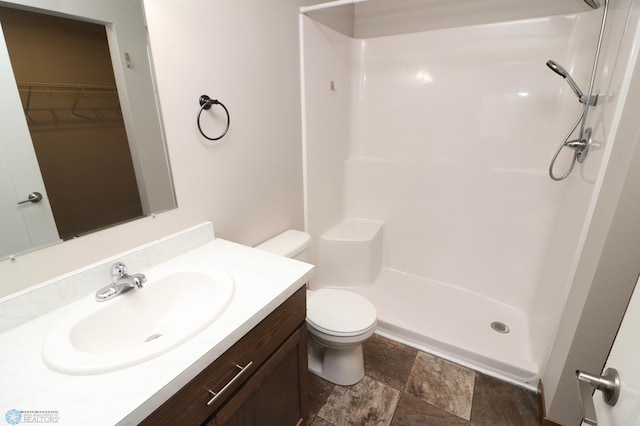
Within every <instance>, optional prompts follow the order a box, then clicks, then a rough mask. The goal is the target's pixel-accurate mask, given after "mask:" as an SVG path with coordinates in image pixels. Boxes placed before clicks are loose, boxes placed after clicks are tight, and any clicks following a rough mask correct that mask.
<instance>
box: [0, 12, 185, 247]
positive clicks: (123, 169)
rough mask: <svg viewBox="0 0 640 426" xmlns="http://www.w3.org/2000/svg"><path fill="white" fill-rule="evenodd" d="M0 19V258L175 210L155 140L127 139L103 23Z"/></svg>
mask: <svg viewBox="0 0 640 426" xmlns="http://www.w3.org/2000/svg"><path fill="white" fill-rule="evenodd" d="M0 24H1V25H2V33H3V35H4V40H0V45H3V46H0V48H1V49H0V69H2V73H0V74H1V75H2V77H0V90H1V91H2V93H3V94H5V93H6V94H7V96H3V97H2V101H0V102H1V103H2V104H3V105H2V106H0V113H2V112H3V111H4V112H5V113H8V110H10V113H8V115H9V116H12V117H14V119H13V120H12V122H11V123H8V124H10V127H11V129H10V130H8V131H7V132H4V131H3V133H5V136H6V137H5V138H2V142H1V144H2V146H0V153H2V154H3V155H2V156H3V158H4V159H5V161H4V164H3V163H2V162H0V178H2V177H4V176H6V177H8V179H7V180H4V179H3V180H4V184H0V206H1V207H0V208H1V210H2V211H0V213H2V216H3V218H4V217H6V218H7V219H8V220H3V221H2V222H3V224H2V225H0V226H1V227H2V228H0V233H1V234H2V238H0V257H6V256H9V255H12V254H16V253H19V252H23V251H26V250H30V249H34V248H37V247H39V246H43V245H47V244H52V243H55V242H59V241H61V240H67V239H70V238H74V237H77V236H80V235H83V234H86V233H89V232H92V231H95V230H99V229H103V228H105V227H109V226H113V225H116V224H119V223H123V222H126V221H129V220H133V219H136V218H140V217H142V216H144V215H147V214H151V213H154V212H158V211H161V210H166V209H169V208H174V207H175V198H174V195H173V190H172V185H171V178H170V172H169V169H168V161H167V159H166V152H165V148H164V144H163V143H162V142H163V141H160V142H161V146H160V148H159V151H160V154H165V155H157V154H158V153H157V152H156V153H153V154H149V152H150V150H153V147H151V148H150V147H149V146H146V147H144V148H136V146H135V144H134V143H133V142H134V139H135V138H132V137H128V132H127V126H126V123H125V121H126V120H125V118H126V117H125V116H124V115H123V108H122V105H121V97H122V96H121V95H120V94H119V93H118V88H117V84H116V76H115V75H114V66H112V60H111V59H112V58H111V54H110V50H109V40H108V39H107V33H106V31H105V26H104V25H101V24H95V23H88V22H82V21H78V20H74V19H67V18H61V17H57V16H50V15H44V14H40V13H34V12H30V11H25V10H17V9H12V8H7V7H0ZM140 24H141V25H142V23H140ZM144 42H145V43H146V40H145V41H144ZM5 49H6V50H5ZM127 56H128V54H127ZM3 58H4V61H3ZM9 61H10V63H9ZM129 65H130V66H131V64H129ZM148 79H149V80H150V79H151V75H150V73H149V75H148ZM150 87H152V86H151V85H150ZM125 90H126V88H125ZM150 95H151V96H154V95H153V93H151V94H150ZM154 100H155V97H154ZM125 114H126V111H125ZM154 114H155V117H153V115H154ZM138 115H139V114H138ZM149 115H150V116H151V117H152V118H155V120H156V121H158V123H157V125H156V126H157V127H158V131H157V134H159V135H162V131H161V129H160V128H159V126H160V124H159V115H158V111H157V109H156V110H154V111H148V112H147V116H149ZM139 118H141V117H139V116H138V117H136V119H139ZM142 118H143V119H144V120H146V118H145V117H142ZM130 121H131V124H133V121H134V120H130ZM3 124H4V123H3ZM139 139H140V138H138V140H137V141H136V142H137V143H141V144H142V143H144V144H147V145H148V142H146V141H140V140H139ZM145 152H146V154H145ZM154 156H155V157H156V159H155V160H153V161H155V164H154V163H152V162H151V160H150V157H154ZM3 168H4V170H2V169H3ZM149 169H153V170H154V171H153V173H152V174H151V175H148V176H145V175H144V171H145V170H149ZM158 170H160V171H158ZM153 174H155V176H154V175H153ZM158 176H160V179H157V177H158ZM152 181H153V182H154V183H153V184H152V185H150V182H152ZM159 185H161V186H160V187H159ZM150 189H151V190H150ZM154 194H156V195H154ZM40 195H41V196H40Z"/></svg>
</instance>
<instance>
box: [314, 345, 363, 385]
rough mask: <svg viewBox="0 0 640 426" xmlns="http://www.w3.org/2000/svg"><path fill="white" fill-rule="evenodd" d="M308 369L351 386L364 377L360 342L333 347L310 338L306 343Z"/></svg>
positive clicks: (329, 379)
mask: <svg viewBox="0 0 640 426" xmlns="http://www.w3.org/2000/svg"><path fill="white" fill-rule="evenodd" d="M308 352H309V371H311V372H312V373H313V374H315V375H316V376H320V377H322V378H323V379H325V380H327V381H329V382H331V383H335V384H336V385H341V386H351V385H355V384H356V383H358V382H359V381H360V380H362V378H363V377H364V357H363V355H362V344H358V345H356V346H352V347H348V348H343V349H333V348H326V347H323V346H321V345H319V344H317V343H316V342H314V341H313V340H312V339H309V343H308Z"/></svg>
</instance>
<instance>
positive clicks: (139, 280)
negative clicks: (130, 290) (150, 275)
mask: <svg viewBox="0 0 640 426" xmlns="http://www.w3.org/2000/svg"><path fill="white" fill-rule="evenodd" d="M131 279H132V280H133V283H134V284H135V286H136V287H138V288H142V284H144V283H146V282H147V277H146V276H145V275H144V274H133V275H132V276H131Z"/></svg>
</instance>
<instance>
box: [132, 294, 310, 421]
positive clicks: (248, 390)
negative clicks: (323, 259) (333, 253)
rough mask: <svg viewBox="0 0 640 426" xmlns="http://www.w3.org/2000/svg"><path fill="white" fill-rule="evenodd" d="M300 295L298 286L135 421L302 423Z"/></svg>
mask: <svg viewBox="0 0 640 426" xmlns="http://www.w3.org/2000/svg"><path fill="white" fill-rule="evenodd" d="M305 298H306V291H305V288H304V287H302V288H301V289H300V290H298V291H297V292H296V293H295V294H294V295H293V296H291V297H290V298H289V299H287V300H286V301H285V302H284V303H283V304H282V305H280V306H279V307H278V308H276V310H274V311H273V312H272V313H271V314H270V315H269V316H267V318H265V319H264V320H263V321H262V322H260V323H259V324H258V325H256V326H255V327H254V328H253V329H252V330H251V331H249V332H248V333H247V334H246V335H245V336H244V337H243V338H241V339H240V340H239V341H238V342H237V343H235V344H234V345H233V346H232V347H231V348H230V349H229V350H228V351H226V352H225V353H224V354H222V355H221V356H220V357H218V359H216V360H215V361H214V362H213V363H211V364H210V365H209V366H208V367H206V368H205V369H204V370H203V371H202V372H201V373H200V374H198V375H197V376H196V377H195V378H193V379H192V380H191V381H190V382H189V383H187V384H186V385H185V386H184V387H183V388H182V389H181V390H180V391H178V392H177V393H176V394H175V395H173V396H172V397H171V398H169V400H167V401H166V402H165V403H164V404H163V405H162V406H160V407H159V408H158V409H157V410H156V411H154V412H153V413H151V415H149V416H148V417H147V418H146V419H145V420H144V421H143V422H142V423H141V424H142V425H149V426H151V425H153V426H157V425H196V426H197V425H206V426H223V425H224V426H236V425H245V426H250V425H261V426H262V425H264V426H269V425H274V426H287V425H291V426H297V425H302V424H305V422H306V421H307V419H308V417H309V408H308V391H307V331H306V326H305V315H306V303H305V302H306V300H305Z"/></svg>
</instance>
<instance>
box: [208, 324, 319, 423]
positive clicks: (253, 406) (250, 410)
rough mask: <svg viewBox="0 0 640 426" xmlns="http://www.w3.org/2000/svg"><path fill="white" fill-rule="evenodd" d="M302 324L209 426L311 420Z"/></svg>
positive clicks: (305, 332)
mask: <svg viewBox="0 0 640 426" xmlns="http://www.w3.org/2000/svg"><path fill="white" fill-rule="evenodd" d="M307 392H308V390H307V330H306V327H305V325H304V324H303V325H302V326H301V327H299V328H298V329H297V330H296V331H295V332H294V333H293V334H292V335H291V336H290V337H289V338H288V339H287V341H286V342H285V343H284V344H283V345H282V346H281V347H280V348H279V349H278V350H277V351H276V352H275V353H274V354H273V355H272V356H271V358H270V359H269V360H268V361H267V362H265V363H264V364H263V365H262V367H261V368H260V369H259V370H258V371H257V372H256V373H255V375H254V376H253V377H252V378H251V379H249V381H247V383H246V384H245V385H244V387H243V388H242V389H241V390H240V391H239V392H238V393H237V394H236V395H234V396H233V397H232V398H231V399H230V400H229V401H228V402H227V404H225V406H224V407H222V408H221V409H220V411H218V413H217V414H216V416H215V419H214V420H213V421H212V422H211V423H210V424H209V425H210V426H212V425H215V426H255V425H261V426H296V425H302V424H305V423H306V421H307V419H308V417H309V407H308V404H307V395H308V393H307Z"/></svg>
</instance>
